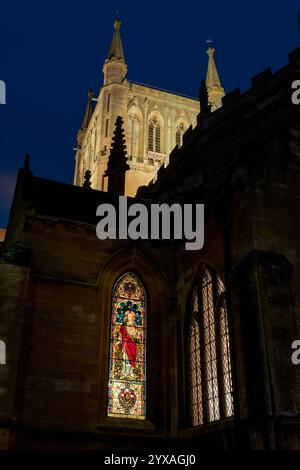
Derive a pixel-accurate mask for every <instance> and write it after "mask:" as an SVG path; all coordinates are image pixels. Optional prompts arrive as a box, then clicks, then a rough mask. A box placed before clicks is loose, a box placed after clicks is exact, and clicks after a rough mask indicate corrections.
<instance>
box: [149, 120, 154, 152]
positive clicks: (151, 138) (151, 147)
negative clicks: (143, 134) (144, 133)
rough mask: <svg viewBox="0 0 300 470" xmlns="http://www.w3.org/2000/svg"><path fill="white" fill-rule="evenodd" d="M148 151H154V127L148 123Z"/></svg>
mask: <svg viewBox="0 0 300 470" xmlns="http://www.w3.org/2000/svg"><path fill="white" fill-rule="evenodd" d="M148 149H149V150H151V152H153V150H154V125H153V123H152V122H150V124H149V127H148Z"/></svg>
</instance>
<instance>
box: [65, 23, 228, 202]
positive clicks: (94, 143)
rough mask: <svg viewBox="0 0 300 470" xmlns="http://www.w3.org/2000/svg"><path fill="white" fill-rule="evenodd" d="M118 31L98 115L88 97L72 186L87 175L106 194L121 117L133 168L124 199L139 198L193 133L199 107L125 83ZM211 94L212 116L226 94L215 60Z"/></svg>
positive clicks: (117, 25) (211, 66)
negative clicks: (140, 191) (188, 133)
mask: <svg viewBox="0 0 300 470" xmlns="http://www.w3.org/2000/svg"><path fill="white" fill-rule="evenodd" d="M120 27H121V22H120V21H119V20H115V22H114V33H113V38H112V41H111V44H110V47H109V51H108V54H107V57H106V59H105V62H104V65H103V75H104V77H103V86H102V88H101V89H100V92H99V95H98V98H97V100H95V101H97V104H96V106H95V109H93V106H92V104H93V96H92V95H91V94H89V99H88V105H87V109H86V112H85V115H84V119H83V123H82V125H81V128H80V130H79V132H78V135H77V141H78V145H77V152H76V157H75V161H76V166H75V175H74V184H75V185H78V186H82V184H83V182H84V175H85V172H86V171H87V170H89V171H90V172H91V185H92V188H93V189H99V190H102V191H107V180H108V178H105V172H106V169H107V164H108V157H109V154H110V148H111V145H112V138H113V133H114V129H115V122H116V119H117V116H121V117H122V119H123V122H124V132H125V139H126V145H127V157H128V164H129V167H130V168H129V170H128V171H127V172H126V178H125V194H126V195H128V196H135V194H136V192H137V189H138V188H139V187H140V186H144V185H148V184H149V182H150V181H151V180H154V181H155V180H156V177H157V172H158V169H159V168H160V167H161V165H164V166H167V165H168V163H169V155H170V153H171V151H172V150H173V148H174V147H175V146H176V145H178V146H179V147H180V146H181V145H182V142H183V135H184V133H185V131H186V130H187V129H188V128H189V127H191V126H192V127H195V125H196V122H197V115H198V114H199V111H200V103H199V101H198V100H197V99H195V98H189V97H186V96H182V95H179V94H176V93H171V92H169V91H166V90H162V89H159V88H155V87H152V86H146V85H143V84H140V83H137V82H133V81H129V80H127V78H126V74H127V64H126V61H125V55H124V50H123V45H122V40H121V35H120ZM197 81H198V80H195V84H196V83H197ZM195 88H196V86H195ZM207 90H208V96H209V101H210V103H212V105H213V106H212V110H214V109H217V108H218V107H220V106H221V98H222V96H223V95H224V90H223V88H222V87H221V84H220V80H219V76H218V73H217V70H216V66H215V63H214V60H213V56H212V55H211V56H210V57H209V66H208V72H207Z"/></svg>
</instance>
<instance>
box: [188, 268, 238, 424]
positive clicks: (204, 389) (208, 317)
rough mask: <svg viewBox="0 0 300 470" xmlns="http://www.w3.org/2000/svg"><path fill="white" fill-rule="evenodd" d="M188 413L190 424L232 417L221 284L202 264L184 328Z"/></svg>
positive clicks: (210, 270)
mask: <svg viewBox="0 0 300 470" xmlns="http://www.w3.org/2000/svg"><path fill="white" fill-rule="evenodd" d="M188 342H189V343H188V346H189V384H190V412H191V422H192V425H193V426H199V425H201V424H205V423H209V422H212V421H218V420H221V419H224V418H229V417H230V416H233V414H234V410H233V386H232V374H231V357H230V342H229V330H228V322H227V311H226V302H225V290H224V285H223V283H222V281H221V279H220V277H219V276H218V275H217V273H216V272H215V271H214V270H212V269H211V268H209V267H207V266H205V265H202V267H201V273H200V276H199V280H198V282H197V285H196V286H195V287H194V291H193V296H192V302H191V315H190V320H189V328H188Z"/></svg>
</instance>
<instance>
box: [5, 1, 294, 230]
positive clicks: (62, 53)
mask: <svg viewBox="0 0 300 470" xmlns="http://www.w3.org/2000/svg"><path fill="white" fill-rule="evenodd" d="M116 10H119V14H120V19H121V21H122V27H121V36H122V41H123V47H124V52H125V57H126V61H127V64H128V75H127V77H128V79H129V80H134V81H137V82H141V83H145V84H149V85H154V86H157V87H160V88H164V89H167V90H170V91H174V92H179V93H183V94H186V95H189V96H194V97H196V96H198V88H199V83H200V80H201V78H203V77H205V74H206V66H207V54H206V42H205V41H206V40H207V39H208V37H209V36H211V37H212V38H213V40H214V46H215V48H216V53H215V59H216V64H217V67H218V70H219V73H220V77H221V81H222V85H223V86H224V88H225V91H226V92H228V91H230V90H232V89H234V88H236V87H238V86H240V87H241V90H246V89H247V88H249V86H250V79H251V77H252V76H254V75H256V74H257V73H259V72H260V71H262V70H263V69H265V68H267V67H269V66H271V67H272V69H273V71H275V70H278V69H279V68H281V67H282V66H283V65H285V64H286V63H287V62H288V53H289V52H290V51H291V50H292V49H294V48H296V47H298V46H299V44H300V31H299V30H298V29H297V11H298V10H300V2H299V1H296V0H285V1H281V2H274V0H273V1H271V0H263V1H262V0H259V1H258V0H252V1H251V2H237V1H236V0H235V1H233V0H227V1H224V0H223V1H221V0H214V1H207V0H206V1H201V0H193V1H188V0H186V1H182V0H181V1H178V0H162V1H161V2H158V1H155V2H143V1H141V0H139V1H137V0H127V1H126V2H125V1H121V0H118V1H114V0H111V1H107V2H103V1H99V0H98V1H89V0H87V1H84V2H83V1H81V2H76V1H72V2H71V1H68V2H67V1H63V0H61V1H60V2H58V1H56V0H52V1H51V2H48V1H44V2H33V1H25V2H17V1H14V2H8V1H6V2H2V3H1V7H0V80H4V81H5V83H6V88H7V104H6V105H0V227H5V226H6V223H7V217H8V212H9V208H10V204H11V199H12V194H13V190H14V185H15V178H16V173H17V170H18V168H19V167H20V166H22V164H23V159H24V155H25V153H29V154H30V155H31V168H32V170H33V173H34V174H35V175H37V176H42V177H45V178H50V179H55V180H59V181H65V182H69V183H72V180H73V171H74V151H73V148H74V147H75V146H76V133H77V130H78V127H79V125H80V123H81V120H82V117H83V112H84V107H85V104H86V99H87V91H88V89H89V88H93V89H94V90H95V91H96V93H98V91H99V87H100V86H101V85H102V65H103V62H104V59H105V57H106V54H107V51H108V48H109V45H110V41H111V38H112V34H113V21H114V17H115V11H116ZM299 79H300V77H299Z"/></svg>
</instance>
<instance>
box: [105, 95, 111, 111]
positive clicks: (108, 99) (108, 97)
mask: <svg viewBox="0 0 300 470" xmlns="http://www.w3.org/2000/svg"><path fill="white" fill-rule="evenodd" d="M109 106H110V93H108V95H107V108H106V110H107V112H108V111H109Z"/></svg>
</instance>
